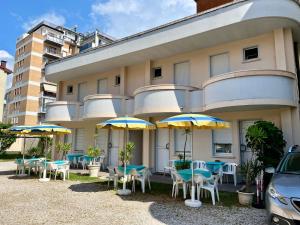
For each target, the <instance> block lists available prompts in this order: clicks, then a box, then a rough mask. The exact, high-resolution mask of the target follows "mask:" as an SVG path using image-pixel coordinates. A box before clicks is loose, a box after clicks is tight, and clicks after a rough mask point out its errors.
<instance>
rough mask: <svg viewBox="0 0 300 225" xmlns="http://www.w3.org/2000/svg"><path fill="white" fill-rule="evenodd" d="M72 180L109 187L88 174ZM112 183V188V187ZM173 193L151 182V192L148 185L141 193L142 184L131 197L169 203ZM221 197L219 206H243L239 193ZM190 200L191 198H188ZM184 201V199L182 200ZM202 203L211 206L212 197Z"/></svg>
mask: <svg viewBox="0 0 300 225" xmlns="http://www.w3.org/2000/svg"><path fill="white" fill-rule="evenodd" d="M70 180H71V181H79V182H82V183H87V182H89V183H99V185H101V186H105V187H106V186H107V181H105V180H101V179H100V178H94V177H89V175H88V174H79V173H70ZM112 185H113V184H112V182H111V185H110V186H111V187H112ZM122 185H123V184H122V183H121V182H119V183H118V188H122ZM127 188H129V189H131V184H130V183H128V184H127ZM171 192H172V185H171V184H162V183H156V182H151V191H149V189H148V184H147V185H146V194H142V193H141V188H140V184H137V186H136V193H135V194H134V195H131V197H132V198H133V199H135V198H138V199H149V197H150V199H151V196H155V199H162V200H166V201H169V200H171ZM219 195H220V202H217V205H219V206H225V207H233V206H237V207H241V205H240V204H239V203H238V197H237V193H235V192H222V191H220V192H219ZM188 198H189V196H188ZM177 199H178V201H181V199H182V190H179V196H178V197H177ZM182 201H183V199H182ZM201 201H202V202H203V203H204V204H207V205H211V204H212V202H211V197H210V195H209V197H208V198H202V199H201Z"/></svg>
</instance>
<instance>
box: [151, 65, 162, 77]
mask: <svg viewBox="0 0 300 225" xmlns="http://www.w3.org/2000/svg"><path fill="white" fill-rule="evenodd" d="M152 73H153V74H152V78H154V79H155V78H160V77H162V70H161V67H157V68H153V72H152Z"/></svg>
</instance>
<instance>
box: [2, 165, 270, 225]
mask: <svg viewBox="0 0 300 225" xmlns="http://www.w3.org/2000/svg"><path fill="white" fill-rule="evenodd" d="M14 170H15V164H14V163H13V162H2V163H0V200H1V203H2V204H1V206H0V224H96V223H102V224H110V225H112V224H216V225H217V224H256V225H259V224H266V213H265V211H264V210H258V209H253V208H245V207H236V206H233V207H225V206H222V205H220V204H217V205H216V206H212V205H211V204H209V203H206V204H204V205H203V206H202V207H201V208H200V209H191V208H188V207H186V206H185V205H184V203H183V201H182V198H181V197H178V198H177V199H173V198H171V196H170V195H165V194H162V195H157V194H153V193H150V194H149V193H147V194H144V195H143V194H142V193H141V192H140V191H138V192H137V193H135V194H132V195H131V196H127V197H120V196H118V195H116V194H115V191H113V190H107V186H106V184H101V183H99V182H98V181H97V180H95V181H94V182H91V181H87V182H82V181H81V182H80V181H68V180H67V181H65V182H63V181H61V180H58V181H53V180H52V181H51V182H48V183H41V182H39V181H38V180H37V179H32V178H31V177H28V178H16V177H15V176H14V175H15V174H14V173H15V172H14ZM153 178H154V179H158V176H154V177H153ZM159 178H161V176H159ZM138 190H139V189H138Z"/></svg>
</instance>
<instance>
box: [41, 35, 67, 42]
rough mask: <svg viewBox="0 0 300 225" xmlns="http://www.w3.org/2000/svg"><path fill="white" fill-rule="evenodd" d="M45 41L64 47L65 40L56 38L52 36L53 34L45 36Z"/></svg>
mask: <svg viewBox="0 0 300 225" xmlns="http://www.w3.org/2000/svg"><path fill="white" fill-rule="evenodd" d="M44 40H45V41H49V42H52V43H55V44H58V45H64V40H63V39H62V38H60V37H56V36H54V35H51V34H47V35H46V36H45V39H44Z"/></svg>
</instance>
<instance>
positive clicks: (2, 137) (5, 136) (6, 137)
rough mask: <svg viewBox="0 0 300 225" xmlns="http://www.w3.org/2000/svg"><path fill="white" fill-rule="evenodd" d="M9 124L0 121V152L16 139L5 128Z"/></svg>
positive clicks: (8, 126) (9, 125)
mask: <svg viewBox="0 0 300 225" xmlns="http://www.w3.org/2000/svg"><path fill="white" fill-rule="evenodd" d="M11 126H12V125H11V124H5V123H0V143H1V145H0V153H2V152H5V150H7V149H8V148H9V147H10V146H11V145H12V144H13V143H14V142H15V141H16V138H17V136H16V135H15V134H9V133H8V132H7V130H6V129H8V128H10V127H11Z"/></svg>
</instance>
